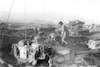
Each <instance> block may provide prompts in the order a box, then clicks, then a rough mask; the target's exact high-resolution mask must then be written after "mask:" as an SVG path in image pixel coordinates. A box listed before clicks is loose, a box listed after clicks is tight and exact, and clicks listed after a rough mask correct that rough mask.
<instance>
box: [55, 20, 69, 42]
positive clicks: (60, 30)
mask: <svg viewBox="0 0 100 67" xmlns="http://www.w3.org/2000/svg"><path fill="white" fill-rule="evenodd" d="M56 31H57V32H58V33H59V34H60V37H61V40H62V43H65V44H67V42H66V41H65V40H64V39H65V38H66V36H68V35H69V30H68V28H67V27H66V25H64V24H63V22H62V21H60V22H59V23H58V28H57V29H56Z"/></svg>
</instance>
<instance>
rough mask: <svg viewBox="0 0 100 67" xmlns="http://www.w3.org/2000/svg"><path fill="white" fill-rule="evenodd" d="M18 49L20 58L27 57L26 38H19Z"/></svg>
mask: <svg viewBox="0 0 100 67" xmlns="http://www.w3.org/2000/svg"><path fill="white" fill-rule="evenodd" d="M18 49H19V52H20V58H21V59H27V43H26V40H21V41H19V42H18Z"/></svg>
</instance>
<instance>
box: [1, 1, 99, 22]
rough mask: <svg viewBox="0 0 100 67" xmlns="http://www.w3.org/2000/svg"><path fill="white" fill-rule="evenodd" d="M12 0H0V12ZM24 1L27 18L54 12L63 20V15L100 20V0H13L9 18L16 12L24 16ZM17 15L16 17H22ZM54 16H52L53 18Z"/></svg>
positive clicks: (7, 10)
mask: <svg viewBox="0 0 100 67" xmlns="http://www.w3.org/2000/svg"><path fill="white" fill-rule="evenodd" d="M12 1H13V0H0V12H1V13H2V12H9V11H10V8H11V4H12ZM25 2H26V15H27V18H29V17H28V15H29V14H32V15H36V14H38V15H39V14H40V15H45V17H44V18H46V17H47V15H49V16H51V15H54V14H55V15H56V16H54V17H58V16H57V15H59V18H60V20H61V19H63V20H65V19H66V18H65V17H67V18H68V17H69V16H71V17H73V18H76V17H77V18H78V19H83V18H85V19H86V20H91V21H92V22H93V23H96V24H99V21H100V0H14V3H13V7H12V11H11V16H12V17H11V18H13V20H14V19H15V20H16V17H15V18H14V16H15V15H16V14H19V16H20V15H21V14H22V15H23V16H25V15H24V13H25ZM32 15H31V16H32ZM60 15H61V17H60ZM16 16H17V15H16ZM19 16H18V17H19ZM2 17H4V16H3V15H2V14H1V17H0V18H2ZM6 17H7V16H6ZM18 17H17V19H22V18H20V17H19V18H18ZM37 17H38V16H37ZM54 17H52V18H53V19H54ZM23 19H24V18H23ZM31 19H32V18H31ZM56 20H57V18H56ZM91 21H89V23H92V22H91Z"/></svg>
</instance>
